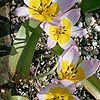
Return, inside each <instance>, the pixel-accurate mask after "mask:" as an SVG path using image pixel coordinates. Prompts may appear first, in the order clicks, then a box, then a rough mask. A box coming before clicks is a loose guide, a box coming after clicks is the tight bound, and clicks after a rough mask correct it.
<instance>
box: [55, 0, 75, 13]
mask: <svg viewBox="0 0 100 100" xmlns="http://www.w3.org/2000/svg"><path fill="white" fill-rule="evenodd" d="M56 2H57V3H58V4H59V6H60V10H61V12H65V11H68V10H69V9H70V8H71V7H72V6H73V5H74V4H75V0H63V1H62V0H57V1H56Z"/></svg>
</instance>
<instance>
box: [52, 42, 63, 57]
mask: <svg viewBox="0 0 100 100" xmlns="http://www.w3.org/2000/svg"><path fill="white" fill-rule="evenodd" d="M52 50H53V51H54V52H55V53H56V54H57V55H61V54H62V53H63V51H64V49H62V48H61V47H60V46H59V45H58V44H57V45H56V46H55V47H54V48H53V49H52Z"/></svg>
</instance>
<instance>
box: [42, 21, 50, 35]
mask: <svg viewBox="0 0 100 100" xmlns="http://www.w3.org/2000/svg"><path fill="white" fill-rule="evenodd" d="M49 26H50V24H49V23H46V22H43V23H41V24H40V27H41V28H42V29H43V31H44V32H46V34H47V35H49V36H50V34H49Z"/></svg>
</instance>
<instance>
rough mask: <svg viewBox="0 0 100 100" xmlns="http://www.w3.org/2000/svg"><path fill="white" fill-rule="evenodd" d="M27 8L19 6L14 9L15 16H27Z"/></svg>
mask: <svg viewBox="0 0 100 100" xmlns="http://www.w3.org/2000/svg"><path fill="white" fill-rule="evenodd" d="M28 15H29V14H28V8H27V7H20V8H17V9H16V10H15V16H28Z"/></svg>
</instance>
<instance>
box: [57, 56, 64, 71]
mask: <svg viewBox="0 0 100 100" xmlns="http://www.w3.org/2000/svg"><path fill="white" fill-rule="evenodd" d="M62 60H63V56H62V55H61V56H60V57H59V59H58V67H57V73H58V72H60V70H61V68H62Z"/></svg>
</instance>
